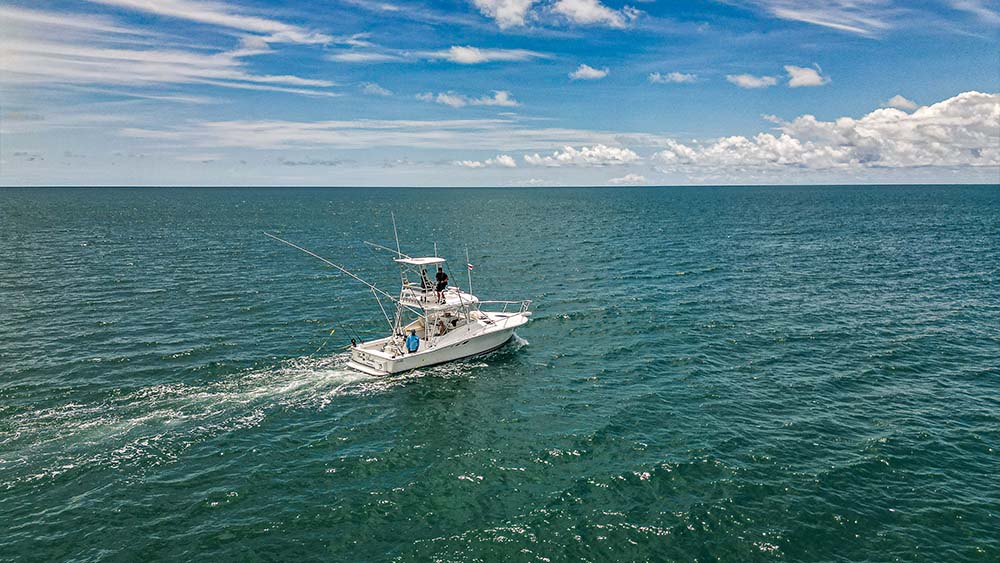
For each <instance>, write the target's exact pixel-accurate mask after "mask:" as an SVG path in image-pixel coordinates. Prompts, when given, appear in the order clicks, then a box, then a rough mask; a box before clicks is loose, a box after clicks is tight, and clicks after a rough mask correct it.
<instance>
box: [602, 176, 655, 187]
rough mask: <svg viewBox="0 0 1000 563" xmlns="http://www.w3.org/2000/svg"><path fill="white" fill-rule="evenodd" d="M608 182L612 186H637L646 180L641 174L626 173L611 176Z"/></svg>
mask: <svg viewBox="0 0 1000 563" xmlns="http://www.w3.org/2000/svg"><path fill="white" fill-rule="evenodd" d="M608 183H609V184H611V185H613V186H630V185H631V186H638V185H640V184H645V183H647V180H646V177H645V176H643V175H641V174H626V175H624V176H622V177H620V178H611V179H610V180H608Z"/></svg>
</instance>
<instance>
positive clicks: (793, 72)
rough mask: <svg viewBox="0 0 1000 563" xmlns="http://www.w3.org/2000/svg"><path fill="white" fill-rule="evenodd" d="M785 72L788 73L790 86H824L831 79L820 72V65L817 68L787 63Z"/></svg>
mask: <svg viewBox="0 0 1000 563" xmlns="http://www.w3.org/2000/svg"><path fill="white" fill-rule="evenodd" d="M785 72H787V73H788V87H789V88H800V87H802V86H822V85H824V84H829V82H830V79H829V78H827V77H825V76H823V75H822V74H820V72H821V69H820V68H819V65H816V68H808V67H801V66H795V65H785Z"/></svg>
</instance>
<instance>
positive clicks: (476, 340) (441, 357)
mask: <svg viewBox="0 0 1000 563" xmlns="http://www.w3.org/2000/svg"><path fill="white" fill-rule="evenodd" d="M515 328H516V327H510V328H503V329H498V330H493V331H490V332H487V333H485V334H480V335H477V336H473V337H470V338H468V339H466V340H461V341H458V342H455V343H453V344H449V345H445V346H438V347H435V348H433V349H430V350H426V351H418V352H417V353H415V354H405V355H402V356H397V357H395V358H389V359H385V358H379V357H376V356H374V355H371V354H365V353H364V352H363V351H359V350H355V351H354V353H353V354H352V357H351V361H350V362H348V364H347V366H348V367H350V368H353V369H356V370H358V371H361V372H364V373H367V374H369V375H391V374H396V373H402V372H404V371H410V370H414V369H419V368H425V367H430V366H434V365H438V364H443V363H447V362H452V361H455V360H461V359H464V358H471V357H474V356H480V355H482V354H487V353H489V352H492V351H494V350H497V349H499V348H501V347H503V345H504V344H507V342H509V341H510V339H511V338H513V336H514V329H515Z"/></svg>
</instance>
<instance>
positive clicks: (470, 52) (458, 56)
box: [423, 45, 545, 65]
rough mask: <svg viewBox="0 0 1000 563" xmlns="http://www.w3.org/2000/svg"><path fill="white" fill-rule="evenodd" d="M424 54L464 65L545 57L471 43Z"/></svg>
mask: <svg viewBox="0 0 1000 563" xmlns="http://www.w3.org/2000/svg"><path fill="white" fill-rule="evenodd" d="M423 55H424V56H426V57H427V58H429V59H443V60H447V61H451V62H453V63H458V64H463V65H474V64H482V63H490V62H494V61H503V62H510V61H527V60H530V59H537V58H544V57H545V55H543V54H542V53H536V52H535V51H528V50H526V49H480V48H479V47H472V46H470V45H465V46H461V45H454V46H452V47H451V48H449V49H445V50H443V51H430V52H427V53H423Z"/></svg>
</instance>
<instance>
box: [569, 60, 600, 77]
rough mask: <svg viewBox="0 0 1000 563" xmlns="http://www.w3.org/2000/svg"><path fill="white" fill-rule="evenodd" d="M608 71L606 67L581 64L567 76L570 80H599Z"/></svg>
mask: <svg viewBox="0 0 1000 563" xmlns="http://www.w3.org/2000/svg"><path fill="white" fill-rule="evenodd" d="M608 72H609V71H608V69H607V67H605V68H600V69H598V68H594V67H592V66H590V65H584V64H582V65H580V66H579V67H577V69H576V70H574V71H573V72H571V73H569V77H570V79H572V80H600V79H602V78H604V77H605V76H607V75H608Z"/></svg>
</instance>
